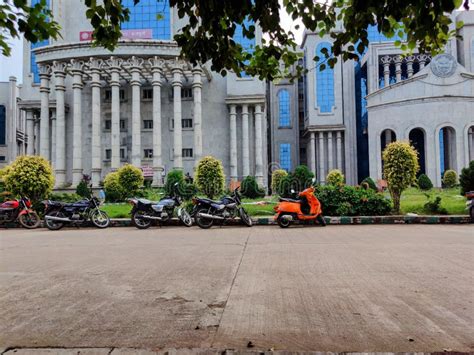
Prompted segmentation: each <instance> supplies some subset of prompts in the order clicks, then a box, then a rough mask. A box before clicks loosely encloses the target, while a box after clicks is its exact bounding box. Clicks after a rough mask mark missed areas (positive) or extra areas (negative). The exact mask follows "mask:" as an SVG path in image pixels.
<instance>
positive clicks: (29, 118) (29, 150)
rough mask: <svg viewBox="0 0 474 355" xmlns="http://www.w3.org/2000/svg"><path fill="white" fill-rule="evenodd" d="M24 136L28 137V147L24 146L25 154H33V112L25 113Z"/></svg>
mask: <svg viewBox="0 0 474 355" xmlns="http://www.w3.org/2000/svg"><path fill="white" fill-rule="evenodd" d="M26 135H27V136H28V145H27V146H26V154H28V155H33V154H35V118H34V117H33V111H31V110H27V111H26Z"/></svg>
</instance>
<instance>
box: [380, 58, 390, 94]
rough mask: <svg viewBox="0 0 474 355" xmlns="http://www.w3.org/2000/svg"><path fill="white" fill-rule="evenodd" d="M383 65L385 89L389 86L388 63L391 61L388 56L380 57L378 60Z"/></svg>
mask: <svg viewBox="0 0 474 355" xmlns="http://www.w3.org/2000/svg"><path fill="white" fill-rule="evenodd" d="M380 61H381V62H382V64H383V81H384V85H383V86H384V87H387V86H389V85H390V62H391V61H392V58H391V57H390V56H388V55H386V56H384V57H382V59H381V60H380Z"/></svg>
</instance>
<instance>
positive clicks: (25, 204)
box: [0, 197, 40, 229]
mask: <svg viewBox="0 0 474 355" xmlns="http://www.w3.org/2000/svg"><path fill="white" fill-rule="evenodd" d="M16 221H18V223H20V224H21V225H22V226H23V227H25V228H28V229H33V228H36V227H38V226H39V224H40V218H39V216H38V214H37V213H36V212H35V211H34V210H32V209H31V201H30V199H29V198H26V197H21V198H20V199H17V200H10V201H5V202H3V203H2V204H1V205H0V223H2V224H3V223H10V222H16Z"/></svg>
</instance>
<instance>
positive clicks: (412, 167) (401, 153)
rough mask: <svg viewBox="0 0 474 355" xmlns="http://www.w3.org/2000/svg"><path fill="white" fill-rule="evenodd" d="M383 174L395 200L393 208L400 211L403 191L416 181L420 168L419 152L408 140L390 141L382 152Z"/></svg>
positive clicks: (397, 211)
mask: <svg viewBox="0 0 474 355" xmlns="http://www.w3.org/2000/svg"><path fill="white" fill-rule="evenodd" d="M382 157H383V162H384V167H383V175H384V178H385V180H386V181H387V185H388V190H389V191H390V196H391V197H392V201H393V210H394V212H395V213H400V197H401V195H402V192H403V191H404V190H405V189H407V188H408V187H410V186H411V185H412V184H413V183H414V182H415V181H416V173H417V172H418V170H420V166H419V164H418V153H417V151H416V149H415V148H413V146H411V145H410V143H408V142H402V141H396V142H392V143H390V144H389V145H388V146H387V147H386V148H385V150H384V151H383V154H382Z"/></svg>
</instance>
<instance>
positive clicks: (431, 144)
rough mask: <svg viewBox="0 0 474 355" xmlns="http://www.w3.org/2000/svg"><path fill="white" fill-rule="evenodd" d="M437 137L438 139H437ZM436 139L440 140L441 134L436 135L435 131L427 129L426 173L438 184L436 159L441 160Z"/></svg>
mask: <svg viewBox="0 0 474 355" xmlns="http://www.w3.org/2000/svg"><path fill="white" fill-rule="evenodd" d="M436 137H437V139H436ZM435 139H436V140H437V141H438V142H439V135H438V136H435V134H434V132H433V131H430V130H428V131H426V135H425V152H426V156H425V170H426V175H428V177H429V178H430V180H431V181H433V184H435V185H436V186H437V178H436V177H437V174H436V169H437V168H436V161H437V160H438V161H439V155H436V143H435Z"/></svg>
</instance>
